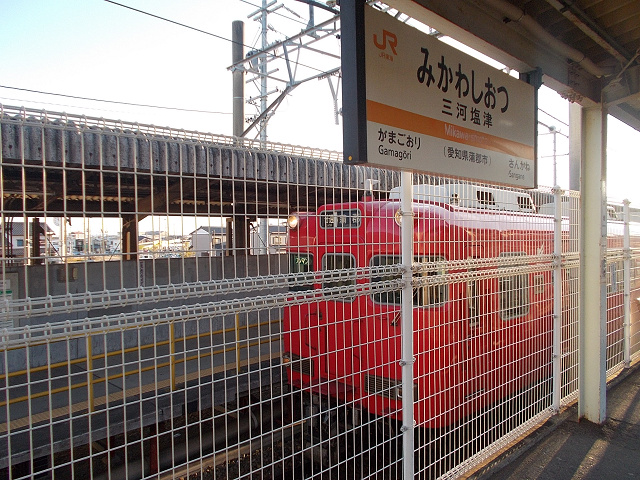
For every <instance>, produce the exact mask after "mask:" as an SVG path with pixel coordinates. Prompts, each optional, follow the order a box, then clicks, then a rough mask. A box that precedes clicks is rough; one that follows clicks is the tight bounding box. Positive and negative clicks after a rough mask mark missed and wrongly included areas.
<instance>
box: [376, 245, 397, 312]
mask: <svg viewBox="0 0 640 480" xmlns="http://www.w3.org/2000/svg"><path fill="white" fill-rule="evenodd" d="M400 263H402V257H400V256H398V255H374V256H373V257H372V258H371V262H370V265H371V266H372V267H383V266H386V265H398V264H400ZM401 277H402V275H401V274H386V273H380V274H376V275H375V276H372V277H371V282H372V283H375V282H384V281H387V280H395V279H398V278H401ZM371 298H372V300H373V301H374V302H376V303H386V304H389V303H390V304H394V305H399V304H400V303H401V298H402V297H401V290H399V289H398V290H391V291H383V292H376V293H374V294H372V295H371Z"/></svg>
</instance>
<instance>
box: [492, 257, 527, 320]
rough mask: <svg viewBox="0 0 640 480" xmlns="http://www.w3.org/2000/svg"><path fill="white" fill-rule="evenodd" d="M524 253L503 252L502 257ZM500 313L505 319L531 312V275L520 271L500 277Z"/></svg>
mask: <svg viewBox="0 0 640 480" xmlns="http://www.w3.org/2000/svg"><path fill="white" fill-rule="evenodd" d="M518 255H524V253H502V254H500V256H501V257H512V256H518ZM498 291H499V295H500V315H501V316H502V319H503V320H510V319H512V318H518V317H522V316H524V315H526V314H527V313H529V275H528V274H526V273H519V274H516V275H505V276H503V277H500V278H498Z"/></svg>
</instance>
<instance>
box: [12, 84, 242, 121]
mask: <svg viewBox="0 0 640 480" xmlns="http://www.w3.org/2000/svg"><path fill="white" fill-rule="evenodd" d="M0 88H7V89H10V90H19V91H21V92H29V93H38V94H41V95H53V96H56V97H64V98H73V99H75V100H85V101H91V102H103V103H114V104H117V105H127V106H130V107H144V108H158V109H161V110H175V111H181V112H191V113H208V114H216V115H232V113H231V112H218V111H214V110H198V109H193V108H180V107H167V106H162V105H149V104H144V103H132V102H121V101H118V100H105V99H100V98H91V97H80V96H78V95H68V94H64V93H55V92H45V91H42V90H33V89H29V88H20V87H11V86H9V85H0Z"/></svg>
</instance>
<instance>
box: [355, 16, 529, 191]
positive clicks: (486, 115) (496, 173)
mask: <svg viewBox="0 0 640 480" xmlns="http://www.w3.org/2000/svg"><path fill="white" fill-rule="evenodd" d="M364 15H365V66H366V67H365V72H366V112H367V113H366V118H367V126H366V137H367V163H369V164H378V165H383V166H386V167H391V168H400V169H407V170H416V171H427V172H431V173H435V174H442V175H449V176H456V177H465V178H472V179H477V180H481V181H487V182H491V183H502V184H509V185H514V186H518V187H528V188H532V187H534V186H535V182H536V178H535V155H534V151H535V149H534V146H535V131H536V128H535V127H536V125H535V94H536V92H535V89H534V87H533V86H531V85H529V84H527V83H525V82H523V81H521V80H519V79H516V78H513V77H511V76H509V75H508V74H506V73H504V72H502V71H499V70H496V69H495V68H493V67H491V66H489V65H486V64H485V63H482V62H481V61H479V60H477V59H475V58H473V57H470V56H469V55H467V54H465V53H462V52H460V51H458V50H456V49H454V48H452V47H450V46H449V45H447V44H445V43H443V42H441V41H439V40H438V39H436V38H435V37H433V36H430V35H427V34H426V33H423V32H420V31H419V30H417V29H415V28H412V27H410V26H408V25H406V24H404V23H401V22H399V21H397V20H396V19H394V18H393V17H391V16H390V15H388V14H386V13H382V12H379V11H377V10H375V9H373V8H365V12H364Z"/></svg>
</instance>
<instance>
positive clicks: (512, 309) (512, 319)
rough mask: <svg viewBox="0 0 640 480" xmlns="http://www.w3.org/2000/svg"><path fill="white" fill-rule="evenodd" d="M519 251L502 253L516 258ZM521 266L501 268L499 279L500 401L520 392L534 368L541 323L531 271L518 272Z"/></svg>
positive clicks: (496, 378)
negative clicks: (534, 297)
mask: <svg viewBox="0 0 640 480" xmlns="http://www.w3.org/2000/svg"><path fill="white" fill-rule="evenodd" d="M522 255H525V253H519V252H507V253H501V254H500V256H501V257H503V258H505V257H517V256H522ZM519 267H521V265H518V264H511V263H510V264H508V265H507V266H505V267H504V268H499V276H498V278H497V279H496V292H497V300H498V305H497V307H498V308H497V312H496V313H497V314H496V315H495V316H494V334H493V342H492V347H493V352H492V358H493V360H494V363H495V366H494V368H493V370H494V375H493V376H492V381H493V388H492V389H493V391H494V392H496V396H497V397H498V398H502V397H504V396H506V395H508V394H510V393H513V392H515V391H517V390H519V389H520V388H521V387H522V386H523V382H524V379H525V378H528V377H529V374H530V371H531V369H532V365H531V359H532V354H533V351H532V350H533V348H532V344H533V341H534V335H535V331H536V329H535V328H534V327H535V325H536V324H537V322H539V319H538V318H537V317H538V312H537V310H538V309H537V305H535V306H532V302H531V300H532V298H531V295H532V291H531V289H530V285H529V283H530V282H529V281H530V274H529V273H528V272H522V271H518V268H519Z"/></svg>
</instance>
